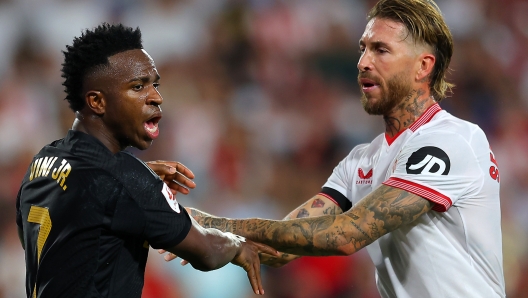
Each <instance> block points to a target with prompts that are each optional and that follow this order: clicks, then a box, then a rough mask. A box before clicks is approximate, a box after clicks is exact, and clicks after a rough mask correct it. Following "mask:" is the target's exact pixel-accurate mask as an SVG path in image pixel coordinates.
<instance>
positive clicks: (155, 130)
mask: <svg viewBox="0 0 528 298" xmlns="http://www.w3.org/2000/svg"><path fill="white" fill-rule="evenodd" d="M160 119H161V117H154V118H151V119H149V120H147V121H145V123H144V124H143V126H144V127H145V131H146V132H147V134H148V135H149V137H150V138H151V139H155V138H157V137H158V135H159V127H158V122H159V120H160Z"/></svg>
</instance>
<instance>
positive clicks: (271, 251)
mask: <svg viewBox="0 0 528 298" xmlns="http://www.w3.org/2000/svg"><path fill="white" fill-rule="evenodd" d="M253 243H254V244H255V245H256V246H257V248H258V250H259V252H263V253H266V254H269V255H272V256H276V257H280V252H279V251H278V250H276V249H275V248H272V247H269V246H267V245H265V244H262V243H258V242H253Z"/></svg>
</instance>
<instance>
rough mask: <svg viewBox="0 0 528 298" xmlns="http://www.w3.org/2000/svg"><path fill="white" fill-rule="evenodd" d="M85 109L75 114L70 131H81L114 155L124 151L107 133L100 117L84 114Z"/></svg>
mask: <svg viewBox="0 0 528 298" xmlns="http://www.w3.org/2000/svg"><path fill="white" fill-rule="evenodd" d="M85 109H87V108H86V107H85V108H84V109H83V110H81V111H77V112H75V120H74V121H73V125H72V130H76V131H81V132H84V133H86V134H89V135H91V136H93V137H95V138H96V139H98V140H99V141H100V142H101V143H103V145H105V147H106V148H108V149H109V150H110V151H111V152H112V153H114V154H115V153H117V152H119V151H122V150H124V149H125V147H123V146H121V145H120V144H119V142H117V140H116V139H115V138H114V137H113V136H111V135H110V134H109V133H108V132H109V130H108V129H107V128H106V126H105V124H104V123H103V120H102V119H101V116H99V115H96V114H93V113H86V111H84V110H85Z"/></svg>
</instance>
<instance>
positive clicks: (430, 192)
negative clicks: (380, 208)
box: [383, 177, 453, 212]
mask: <svg viewBox="0 0 528 298" xmlns="http://www.w3.org/2000/svg"><path fill="white" fill-rule="evenodd" d="M383 184H384V185H387V186H392V187H396V188H399V189H403V190H405V191H408V192H410V193H413V194H415V195H418V196H421V197H422V198H424V199H426V200H429V201H431V202H433V203H435V205H434V206H433V210H434V211H437V212H445V211H447V210H448V209H449V207H451V205H452V204H453V203H452V201H451V199H450V198H449V197H448V196H445V195H443V194H441V193H440V192H438V191H436V190H434V189H431V188H429V187H427V186H423V185H421V184H418V183H415V182H411V181H407V180H404V179H401V178H396V177H391V178H389V179H388V180H387V181H385V182H383Z"/></svg>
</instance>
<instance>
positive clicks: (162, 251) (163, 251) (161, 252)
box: [158, 249, 167, 254]
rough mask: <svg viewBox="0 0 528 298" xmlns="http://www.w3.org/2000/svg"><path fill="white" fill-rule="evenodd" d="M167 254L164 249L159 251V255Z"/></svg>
mask: <svg viewBox="0 0 528 298" xmlns="http://www.w3.org/2000/svg"><path fill="white" fill-rule="evenodd" d="M166 252H167V251H166V250H164V249H158V253H159V254H164V253H166Z"/></svg>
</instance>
